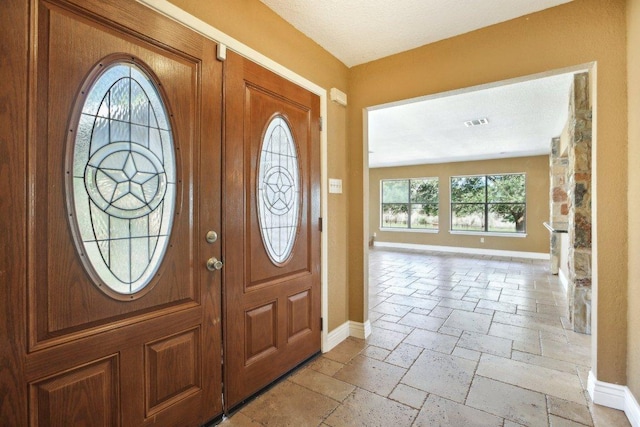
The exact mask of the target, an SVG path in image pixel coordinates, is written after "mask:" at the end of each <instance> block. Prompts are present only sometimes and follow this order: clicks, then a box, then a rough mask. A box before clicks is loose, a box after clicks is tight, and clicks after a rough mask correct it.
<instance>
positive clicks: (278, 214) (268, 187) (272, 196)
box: [257, 116, 300, 266]
mask: <svg viewBox="0 0 640 427" xmlns="http://www.w3.org/2000/svg"><path fill="white" fill-rule="evenodd" d="M257 199H258V200H257V205H258V218H259V220H260V233H261V234H262V242H263V243H264V247H265V249H266V251H267V254H268V255H269V258H271V261H272V262H273V263H274V264H275V265H277V266H281V265H283V264H285V263H286V262H287V261H288V260H289V257H290V256H291V252H292V251H293V244H294V243H295V239H296V235H297V232H298V224H299V212H300V173H299V169H298V153H297V150H296V144H295V141H294V140H293V135H292V134H291V129H290V128H289V125H288V124H287V122H286V121H285V120H284V118H283V117H282V116H276V117H274V118H273V119H272V120H271V121H270V122H269V124H268V125H267V130H266V132H265V133H264V139H263V140H262V149H261V151H260V161H259V163H258V195H257Z"/></svg>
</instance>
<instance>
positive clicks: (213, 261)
mask: <svg viewBox="0 0 640 427" xmlns="http://www.w3.org/2000/svg"><path fill="white" fill-rule="evenodd" d="M223 265H224V264H223V263H222V261H220V260H219V259H217V258H216V257H211V258H209V259H208V260H207V270H209V271H216V270H220V269H221V268H222V266H223Z"/></svg>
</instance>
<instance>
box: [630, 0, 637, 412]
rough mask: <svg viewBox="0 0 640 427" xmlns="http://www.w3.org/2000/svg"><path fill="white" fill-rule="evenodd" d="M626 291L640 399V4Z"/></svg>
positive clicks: (633, 42) (633, 377) (633, 52)
mask: <svg viewBox="0 0 640 427" xmlns="http://www.w3.org/2000/svg"><path fill="white" fill-rule="evenodd" d="M627 24H628V27H627V37H628V39H627V40H628V41H627V54H628V58H627V61H628V64H627V72H628V79H629V81H628V94H629V98H628V99H629V155H628V162H629V188H628V192H627V194H628V197H629V289H628V295H629V296H628V299H629V302H628V327H627V330H628V337H627V343H628V344H627V385H628V386H629V388H630V389H631V392H632V393H633V395H634V396H636V399H638V398H639V397H640V262H638V261H639V260H640V51H639V49H640V1H639V0H629V1H628V2H627Z"/></svg>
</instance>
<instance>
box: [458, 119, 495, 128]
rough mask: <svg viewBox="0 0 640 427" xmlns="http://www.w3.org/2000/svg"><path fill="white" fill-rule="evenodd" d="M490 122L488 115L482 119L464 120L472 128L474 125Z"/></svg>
mask: <svg viewBox="0 0 640 427" xmlns="http://www.w3.org/2000/svg"><path fill="white" fill-rule="evenodd" d="M488 123H489V119H488V118H486V117H483V118H481V119H475V120H467V121H466V122H464V125H465V126H466V127H468V128H472V127H474V126H481V125H486V124H488Z"/></svg>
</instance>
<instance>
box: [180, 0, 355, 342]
mask: <svg viewBox="0 0 640 427" xmlns="http://www.w3.org/2000/svg"><path fill="white" fill-rule="evenodd" d="M170 1H171V2H172V3H173V4H175V5H176V6H178V7H180V8H181V9H183V10H185V11H186V12H188V13H190V14H192V15H194V16H196V17H198V18H200V19H201V20H203V21H205V22H206V23H208V24H209V25H212V26H213V27H215V28H217V29H218V30H220V31H222V32H224V33H226V34H227V35H229V36H231V37H233V38H234V39H236V40H238V41H240V42H242V43H244V44H245V45H247V46H249V47H251V48H253V49H254V50H256V51H258V52H260V53H261V54H263V55H265V56H267V57H268V58H270V59H272V60H274V61H276V62H277V63H279V64H281V65H283V66H285V67H287V68H288V69H290V70H292V71H293V72H295V73H297V74H299V75H301V76H303V77H305V78H306V79H307V80H310V81H312V82H313V83H315V84H317V85H319V86H321V87H323V88H325V89H327V91H329V89H330V88H332V87H336V88H338V89H340V90H342V91H344V92H347V89H348V87H347V83H348V72H349V69H348V68H347V67H346V66H345V65H344V64H342V63H341V62H340V61H338V60H337V59H336V58H334V57H333V56H332V55H330V54H329V53H328V52H327V51H325V50H324V49H322V48H321V47H320V46H319V45H318V44H316V43H315V42H313V41H312V40H311V39H309V38H307V37H306V36H304V35H303V34H302V33H300V32H299V31H297V30H296V29H295V28H293V27H292V26H291V25H289V24H288V23H286V22H285V21H284V20H283V19H282V18H280V17H279V16H278V15H276V14H275V13H274V12H272V11H271V9H269V8H267V7H266V6H265V5H264V4H262V3H261V2H259V1H258V0H216V1H202V0H170ZM327 115H328V117H327V118H326V121H327V123H328V126H327V139H328V147H327V151H328V153H327V155H328V158H329V159H331V160H330V161H329V162H328V174H329V176H330V177H332V178H342V179H346V175H347V174H346V170H347V155H346V154H347V153H346V148H345V147H346V142H345V141H346V140H345V135H346V117H347V113H346V109H345V108H344V107H342V106H339V105H337V104H335V103H329V105H328V111H327ZM348 196H349V194H348V189H346V188H345V190H344V193H343V194H340V195H334V194H332V195H331V196H330V197H329V201H328V203H329V205H328V209H329V212H330V215H329V219H328V222H327V223H326V225H327V229H328V230H329V235H328V242H329V243H328V246H329V247H328V253H329V259H328V265H329V277H328V283H329V295H328V298H329V319H328V322H329V330H332V329H334V328H335V327H337V326H339V325H341V324H342V323H344V322H345V321H347V319H348V317H347V316H348V312H347V310H348V306H347V302H348V289H347V274H348V257H347V245H346V243H345V242H346V239H347V237H346V236H347V208H348V205H347V198H348Z"/></svg>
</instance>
